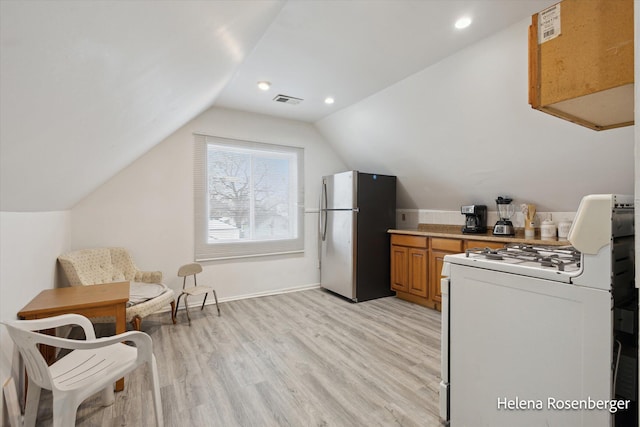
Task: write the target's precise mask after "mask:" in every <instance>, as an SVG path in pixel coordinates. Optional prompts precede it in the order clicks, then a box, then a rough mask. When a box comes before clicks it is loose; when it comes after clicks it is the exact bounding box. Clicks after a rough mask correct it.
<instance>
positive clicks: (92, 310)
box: [18, 282, 129, 391]
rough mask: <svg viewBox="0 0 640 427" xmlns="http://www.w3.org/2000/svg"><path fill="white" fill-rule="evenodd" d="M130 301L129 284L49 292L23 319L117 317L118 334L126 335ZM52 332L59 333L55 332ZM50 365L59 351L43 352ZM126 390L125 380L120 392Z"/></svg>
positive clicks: (27, 309)
mask: <svg viewBox="0 0 640 427" xmlns="http://www.w3.org/2000/svg"><path fill="white" fill-rule="evenodd" d="M127 301H129V282H117V283H105V284H102V285H91V286H72V287H68V288H55V289H47V290H44V291H42V292H40V293H39V294H38V295H36V297H35V298H34V299H32V300H31V301H30V302H29V303H28V304H27V305H25V306H24V308H23V309H22V310H20V311H19V312H18V317H20V318H21V319H26V320H32V319H42V318H44V317H52V316H58V315H60V314H68V313H77V314H82V315H83V316H86V317H89V318H91V317H101V316H113V317H115V319H116V334H121V333H124V332H126V330H127V324H126V317H125V311H126V306H127ZM50 333H52V334H53V333H55V331H51V332H50ZM43 354H44V356H45V359H47V362H49V363H51V362H52V361H53V360H54V359H55V350H54V349H51V348H49V349H48V350H45V351H43ZM122 390H124V379H123V378H121V379H119V380H118V381H117V382H116V391H122Z"/></svg>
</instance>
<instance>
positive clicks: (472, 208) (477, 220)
mask: <svg viewBox="0 0 640 427" xmlns="http://www.w3.org/2000/svg"><path fill="white" fill-rule="evenodd" d="M460 212H461V213H462V214H463V215H466V218H465V221H464V227H462V232H463V233H464V234H478V233H486V232H487V207H486V206H484V205H467V206H462V207H460Z"/></svg>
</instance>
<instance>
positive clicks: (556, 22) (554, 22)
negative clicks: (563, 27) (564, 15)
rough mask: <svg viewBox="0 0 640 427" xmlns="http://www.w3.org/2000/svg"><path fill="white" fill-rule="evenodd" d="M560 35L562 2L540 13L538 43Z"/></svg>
mask: <svg viewBox="0 0 640 427" xmlns="http://www.w3.org/2000/svg"><path fill="white" fill-rule="evenodd" d="M559 35H560V3H558V4H554V5H553V6H551V7H548V8H546V9H545V10H543V11H542V12H540V13H539V14H538V44H542V43H544V42H548V41H549V40H552V39H555V38H556V37H558V36H559Z"/></svg>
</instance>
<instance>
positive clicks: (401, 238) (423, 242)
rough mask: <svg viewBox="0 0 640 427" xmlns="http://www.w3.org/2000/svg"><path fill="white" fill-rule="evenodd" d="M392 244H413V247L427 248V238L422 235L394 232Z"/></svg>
mask: <svg viewBox="0 0 640 427" xmlns="http://www.w3.org/2000/svg"><path fill="white" fill-rule="evenodd" d="M391 244H392V245H400V246H411V247H413V248H426V247H427V238H426V237H422V236H408V235H406V234H392V235H391Z"/></svg>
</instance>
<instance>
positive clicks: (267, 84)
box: [258, 81, 271, 90]
mask: <svg viewBox="0 0 640 427" xmlns="http://www.w3.org/2000/svg"><path fill="white" fill-rule="evenodd" d="M258 87H259V88H260V89H261V90H269V88H270V87H271V83H270V82H266V81H263V82H258Z"/></svg>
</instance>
